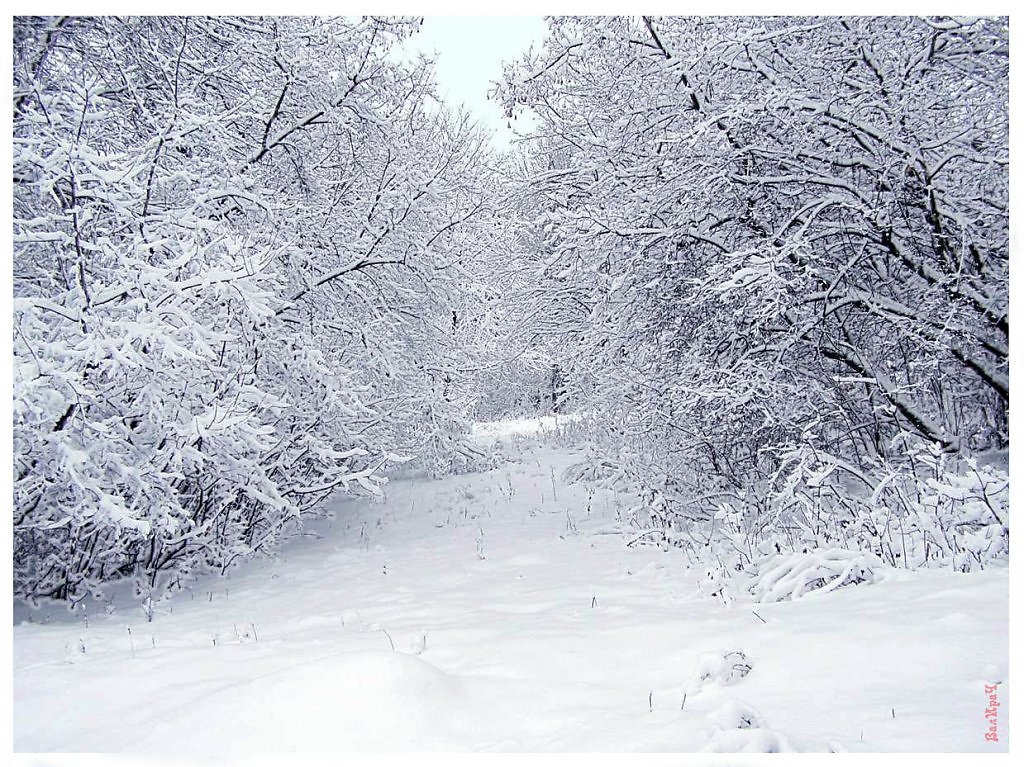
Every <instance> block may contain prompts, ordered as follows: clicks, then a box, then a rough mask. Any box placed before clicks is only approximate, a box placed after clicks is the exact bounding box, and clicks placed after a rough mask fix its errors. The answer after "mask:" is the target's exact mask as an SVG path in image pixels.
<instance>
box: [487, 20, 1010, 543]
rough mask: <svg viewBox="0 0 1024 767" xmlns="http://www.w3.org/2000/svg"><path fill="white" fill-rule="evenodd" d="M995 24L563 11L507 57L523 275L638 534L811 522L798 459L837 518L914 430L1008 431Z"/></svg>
mask: <svg viewBox="0 0 1024 767" xmlns="http://www.w3.org/2000/svg"><path fill="white" fill-rule="evenodd" d="M1007 40H1008V34H1007V23H1006V20H1005V19H977V20H966V21H964V20H952V19H909V18H849V19H846V18H813V19H795V18H783V19H780V18H775V19H765V18H753V17H751V18H697V19H690V18H650V17H641V18H628V19H627V18H614V17H611V18H596V19H595V18H563V19H553V20H551V22H550V35H549V38H548V40H547V41H546V44H545V46H544V47H543V49H541V50H539V51H537V52H536V53H535V54H533V55H531V56H528V57H526V58H525V59H524V60H522V61H520V62H518V63H517V64H515V65H514V66H510V67H509V68H508V69H507V70H506V76H505V82H504V84H503V88H502V93H503V97H504V99H505V103H506V106H507V108H508V110H509V111H510V112H513V111H515V110H517V109H524V108H526V109H530V110H532V111H533V112H534V113H535V114H536V116H537V119H538V121H539V127H538V129H537V131H536V134H535V137H534V138H533V140H532V142H531V143H532V145H533V147H532V153H533V160H532V162H533V176H532V179H533V185H534V188H535V190H536V192H537V193H538V194H540V195H543V196H544V198H545V199H546V200H548V201H549V203H550V209H549V210H547V211H545V212H543V213H542V214H541V215H540V216H539V217H538V219H537V223H538V225H539V226H541V227H543V230H544V231H545V233H546V236H545V239H544V244H543V249H544V253H545V254H546V255H545V259H546V261H545V265H544V269H543V270H542V271H541V273H540V275H539V276H538V283H537V284H538V288H539V289H538V291H537V292H538V295H539V296H540V297H541V299H542V301H543V302H544V303H543V306H544V307H546V308H547V310H548V314H549V316H550V317H557V318H558V320H557V323H555V324H553V326H552V327H551V331H552V332H558V333H561V334H562V336H563V337H564V338H565V339H567V340H570V339H571V342H569V343H566V344H565V345H564V348H565V355H564V359H563V360H562V364H563V367H564V368H565V369H566V370H567V371H568V378H569V379H570V380H571V381H572V382H573V385H574V386H575V388H576V390H577V393H578V396H581V397H584V398H585V399H586V400H587V401H588V402H589V405H590V406H591V407H592V408H594V409H597V410H599V411H600V412H601V413H602V414H603V416H604V418H605V421H606V424H607V429H606V432H607V434H606V436H607V439H608V448H607V452H608V453H609V454H610V455H611V456H612V457H613V458H614V459H615V461H618V462H619V463H622V464H624V465H628V466H629V467H630V471H631V472H632V474H633V475H634V476H635V477H637V478H638V482H639V484H640V485H641V486H642V487H643V488H645V490H644V492H645V493H646V495H647V498H648V504H647V507H648V512H649V514H650V516H651V517H653V518H654V519H655V521H656V522H657V523H659V524H661V525H665V526H669V527H673V526H674V527H682V528H684V529H686V528H687V527H688V526H689V525H691V524H692V523H694V522H706V523H708V524H710V525H711V527H714V523H713V519H714V518H715V515H716V514H718V513H720V512H722V505H723V503H731V504H733V507H735V508H737V509H740V508H741V509H744V510H745V511H744V514H745V515H746V521H745V523H744V524H745V526H746V527H747V528H748V529H754V530H765V529H768V530H775V531H777V530H779V529H798V528H800V529H802V528H803V527H807V528H808V530H811V531H813V530H817V529H818V528H815V526H814V525H813V524H811V525H804V523H803V521H802V520H797V521H794V520H793V515H794V514H796V513H797V511H799V513H803V507H800V508H799V509H797V507H796V506H794V503H793V498H792V494H793V492H795V484H794V483H795V482H796V477H795V476H794V475H793V474H792V470H793V469H794V467H795V466H798V465H799V466H801V467H803V468H804V469H806V470H807V471H808V472H810V473H812V474H814V475H815V476H817V477H818V485H817V486H816V487H819V488H820V487H821V486H822V485H824V486H825V487H826V488H827V493H826V494H828V493H831V494H832V495H834V496H836V497H834V498H831V499H830V500H827V501H826V500H822V499H819V500H820V503H818V501H815V503H818V505H817V506H815V505H814V504H811V506H812V507H813V508H814V509H818V510H820V509H823V508H826V507H827V508H830V509H831V508H835V507H838V508H840V510H842V509H843V508H845V506H844V504H846V499H847V498H848V497H849V496H851V495H857V494H858V493H859V494H860V496H861V497H865V498H870V499H873V501H869V500H865V501H864V505H867V506H870V505H871V503H872V502H874V503H882V502H885V501H886V499H884V498H882V499H880V498H879V496H878V494H877V493H876V492H875V491H876V490H877V489H878V487H879V484H880V482H881V478H882V477H884V476H886V475H887V474H891V473H892V471H897V472H902V471H903V470H904V469H903V468H899V469H896V468H894V467H897V466H899V467H905V466H911V465H917V464H915V458H914V456H917V455H920V451H921V450H922V449H925V446H927V445H938V447H939V449H940V450H941V451H945V452H946V453H950V454H954V455H967V454H971V453H977V452H981V451H990V450H999V449H1002V448H1005V447H1006V445H1007V442H1008V432H1007V404H1008V334H1009V324H1008V315H1007V310H1008V246H1009V243H1008V197H1007V186H1008V84H1007V83H1008V78H1007V59H1008V45H1007ZM797 456H800V458H799V459H798V458H797ZM909 475H913V476H917V475H918V473H915V472H914V471H913V470H912V469H911V470H909ZM826 477H830V479H828V481H826V479H825V478H826ZM812 485H813V483H812ZM856 487H859V488H860V489H859V491H855V490H853V488H856ZM816 492H818V493H819V495H820V494H821V492H825V490H820V489H819V491H816ZM830 504H831V505H830ZM847 510H848V509H847ZM860 512H863V509H860V510H859V512H858V513H860ZM990 516H991V515H990ZM839 517H842V515H841V514H840V515H839ZM839 517H834V519H836V520H837V521H835V522H834V523H832V524H830V525H827V526H822V527H827V531H826V532H825V533H820V531H819V532H808V535H809V536H811V537H813V536H815V535H832V536H838V535H840V534H841V533H842V530H843V529H845V527H846V526H847V525H849V524H853V523H852V522H850V520H849V519H845V518H844V519H842V521H841V523H840V521H838V519H839ZM990 521H992V520H990ZM1004 533H1005V530H1004ZM876 544H877V536H876Z"/></svg>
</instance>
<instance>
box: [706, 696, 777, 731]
mask: <svg viewBox="0 0 1024 767" xmlns="http://www.w3.org/2000/svg"><path fill="white" fill-rule="evenodd" d="M708 722H709V723H710V724H712V725H714V727H715V728H716V729H719V730H756V729H760V728H763V727H764V726H765V722H764V717H762V716H761V713H760V712H759V711H758V710H757V709H756V708H754V707H753V706H751V705H749V704H747V703H744V702H743V701H741V700H736V699H732V700H727V701H726V702H725V703H723V704H722V705H721V706H719V707H718V708H717V709H715V710H714V711H712V712H711V713H710V714H708Z"/></svg>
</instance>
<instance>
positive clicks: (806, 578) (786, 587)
mask: <svg viewBox="0 0 1024 767" xmlns="http://www.w3.org/2000/svg"><path fill="white" fill-rule="evenodd" d="M880 567H881V562H880V561H879V560H878V559H877V558H876V557H875V556H873V555H872V554H869V553H867V552H863V551H847V550H846V549H819V550H817V551H809V552H805V553H802V554H779V555H776V556H771V557H769V558H767V559H765V560H763V561H762V562H760V563H759V564H758V565H757V566H756V569H755V571H754V574H753V576H752V578H751V581H750V583H749V584H748V586H747V590H748V591H749V592H750V593H751V594H753V595H754V598H755V599H757V601H758V602H781V601H783V600H786V599H799V598H800V597H802V596H805V595H806V594H809V593H811V592H818V593H825V592H828V591H832V590H834V589H837V588H840V587H842V586H850V585H854V584H858V583H873V582H874V581H875V580H876V571H877V570H878V569H879V568H880Z"/></svg>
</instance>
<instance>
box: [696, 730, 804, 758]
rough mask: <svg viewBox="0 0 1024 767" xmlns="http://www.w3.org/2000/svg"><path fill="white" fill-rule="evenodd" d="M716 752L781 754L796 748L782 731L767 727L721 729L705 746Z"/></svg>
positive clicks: (709, 750) (705, 748)
mask: <svg viewBox="0 0 1024 767" xmlns="http://www.w3.org/2000/svg"><path fill="white" fill-rule="evenodd" d="M703 750H704V751H706V752H711V753H716V754H780V753H787V752H789V753H792V752H795V751H796V749H795V748H794V747H793V746H792V745H791V744H790V742H789V740H788V739H787V738H786V736H785V735H783V734H782V733H781V732H777V731H775V730H770V729H768V728H766V727H757V728H754V729H750V730H719V731H718V732H716V733H715V734H714V735H712V736H711V740H710V741H709V742H708V744H707V745H706V746H705V747H704V748H703Z"/></svg>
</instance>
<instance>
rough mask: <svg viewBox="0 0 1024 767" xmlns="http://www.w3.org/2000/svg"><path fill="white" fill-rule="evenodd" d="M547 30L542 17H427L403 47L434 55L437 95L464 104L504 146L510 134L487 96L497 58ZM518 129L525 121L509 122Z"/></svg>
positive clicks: (454, 104) (511, 54)
mask: <svg viewBox="0 0 1024 767" xmlns="http://www.w3.org/2000/svg"><path fill="white" fill-rule="evenodd" d="M546 31H547V25H546V24H545V23H544V19H543V17H541V16H427V17H425V19H424V21H423V27H422V28H421V29H420V31H419V32H418V33H417V34H416V35H414V36H413V37H412V38H411V39H410V40H409V41H408V42H407V43H406V47H407V49H408V50H409V51H410V52H412V51H421V52H423V53H426V54H428V55H429V54H433V53H435V52H436V54H437V58H436V61H437V86H438V95H439V96H441V98H442V99H444V101H445V103H446V104H448V105H449V106H450V107H453V108H457V107H458V105H459V104H460V103H461V104H464V105H465V107H466V108H467V109H469V110H470V111H472V112H473V115H474V116H475V117H476V118H477V119H478V120H479V121H480V122H482V123H483V124H484V125H486V126H487V127H488V128H489V129H491V130H493V131H494V134H495V135H494V144H495V146H497V147H499V148H507V147H508V146H509V143H510V142H511V140H512V139H513V138H514V136H513V134H512V132H511V131H510V130H509V129H508V127H507V124H508V120H507V118H506V117H505V116H504V114H503V113H502V111H501V107H500V106H499V105H498V104H497V103H496V102H494V101H489V100H488V98H487V93H488V91H489V90H491V88H492V87H493V86H492V83H493V82H495V81H497V80H500V79H501V71H502V70H501V65H502V61H504V60H509V59H513V58H515V57H517V56H518V55H520V54H521V53H524V52H526V51H527V50H528V49H529V47H530V45H531V44H532V43H537V44H539V43H540V41H541V40H542V39H543V38H544V34H545V32H546ZM513 125H514V126H516V127H517V128H518V129H519V130H520V131H522V130H524V129H526V128H527V127H528V124H527V123H526V122H524V118H523V117H520V118H519V119H518V120H517V121H516V122H515V123H513Z"/></svg>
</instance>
